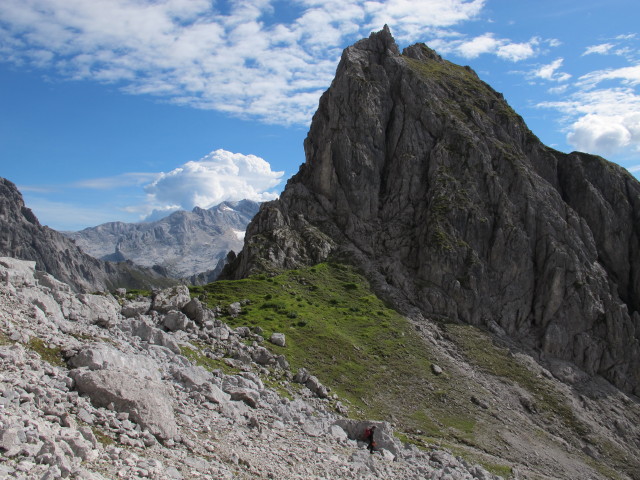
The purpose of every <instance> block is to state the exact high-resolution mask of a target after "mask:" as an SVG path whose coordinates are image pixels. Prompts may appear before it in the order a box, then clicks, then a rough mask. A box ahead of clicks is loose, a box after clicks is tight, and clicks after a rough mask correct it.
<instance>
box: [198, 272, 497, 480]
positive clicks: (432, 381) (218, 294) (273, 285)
mask: <svg viewBox="0 0 640 480" xmlns="http://www.w3.org/2000/svg"><path fill="white" fill-rule="evenodd" d="M191 290H192V294H193V295H194V296H199V297H200V298H201V299H203V300H205V301H206V303H207V304H208V305H209V306H210V307H216V306H220V307H221V308H222V310H223V311H226V307H227V306H228V305H229V304H230V303H232V302H236V301H241V300H244V299H247V300H249V302H250V303H249V304H248V305H246V306H244V307H243V309H242V314H241V315H240V316H238V317H237V318H231V317H230V316H226V317H225V318H224V321H225V322H227V323H228V324H229V325H231V326H260V327H261V328H262V329H263V330H264V336H265V338H268V337H269V336H270V335H271V333H273V332H281V333H285V334H286V338H287V344H286V346H285V347H277V346H275V345H271V344H268V347H269V348H270V349H271V350H272V351H273V352H274V353H283V354H285V355H286V357H287V359H288V360H289V362H290V363H291V366H292V369H293V370H294V371H295V370H296V369H297V368H300V367H305V368H307V369H308V370H309V371H310V372H311V373H312V374H314V375H316V376H317V377H318V378H319V379H320V380H321V381H322V382H323V383H324V384H325V385H327V386H329V387H330V388H331V389H332V391H334V392H336V393H338V395H339V396H340V397H341V399H344V400H347V402H348V404H350V407H351V412H350V415H351V416H352V417H360V418H365V417H366V418H373V419H380V420H387V421H392V422H395V423H396V425H397V430H398V431H399V432H401V433H400V436H401V438H403V440H410V441H413V442H415V443H417V444H419V445H420V444H428V443H431V442H438V443H441V444H444V445H448V446H455V445H463V446H465V445H471V446H475V445H476V438H475V436H474V431H475V429H476V426H477V424H478V423H479V422H480V423H482V422H483V420H482V416H483V413H480V414H479V413H478V412H477V410H478V408H477V407H475V408H474V406H473V405H472V404H470V403H469V391H468V386H467V385H465V383H464V382H458V381H456V379H455V378H452V377H451V376H450V374H449V372H451V371H452V369H451V368H450V365H448V364H447V362H446V360H444V359H442V358H440V359H437V358H435V357H434V355H435V353H434V351H433V350H432V349H430V348H429V345H428V344H427V343H425V342H424V340H422V339H421V338H420V337H419V336H418V335H417V334H416V333H415V328H414V327H413V325H411V324H410V323H409V321H408V320H407V319H406V318H405V317H403V316H401V315H400V314H398V313H397V312H395V311H394V310H392V309H390V308H388V307H387V306H385V305H384V303H383V302H382V301H381V300H380V299H378V298H377V297H376V296H375V295H374V294H373V293H372V292H371V290H370V288H369V285H368V283H367V281H366V279H364V278H363V277H362V276H361V275H359V274H358V273H357V272H356V271H355V270H354V269H353V268H352V267H348V266H343V265H337V264H320V265H316V266H314V267H310V268H305V269H299V270H292V271H288V272H285V273H282V274H280V275H277V276H275V277H267V276H264V275H256V276H253V277H250V278H248V279H244V280H238V281H219V282H215V283H211V284H209V285H206V286H203V287H193V288H192V289H191ZM432 363H438V364H439V365H440V366H441V367H442V368H443V369H444V370H445V373H444V374H442V375H439V376H437V375H435V374H434V373H433V372H432V370H431V368H430V367H431V365H432ZM484 416H485V417H488V414H486V415H484ZM504 468H505V467H501V466H495V468H494V469H493V470H494V471H496V473H505V471H504Z"/></svg>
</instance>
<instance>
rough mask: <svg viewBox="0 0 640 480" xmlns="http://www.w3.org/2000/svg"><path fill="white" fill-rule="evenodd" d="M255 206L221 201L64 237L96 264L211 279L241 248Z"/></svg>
mask: <svg viewBox="0 0 640 480" xmlns="http://www.w3.org/2000/svg"><path fill="white" fill-rule="evenodd" d="M258 207H259V204H258V203H257V202H253V201H251V200H240V201H237V202H231V201H226V202H222V203H220V204H219V205H216V206H213V207H211V208H209V209H202V208H200V207H194V208H193V210H192V211H190V212H189V211H184V210H180V211H177V212H173V213H171V214H170V215H168V216H166V217H164V218H162V219H160V220H156V221H153V222H139V223H125V222H109V223H104V224H101V225H98V226H95V227H89V228H85V229H84V230H81V231H78V232H63V233H64V234H65V235H66V236H68V237H69V238H72V239H73V240H74V241H75V242H76V244H77V245H78V246H79V247H80V248H82V249H83V250H84V251H85V252H86V253H88V254H89V255H91V256H93V257H96V258H99V259H101V260H109V261H118V262H119V261H124V260H130V261H133V262H134V263H136V264H138V265H142V266H145V267H151V266H153V265H160V266H161V267H163V268H165V269H166V270H167V271H168V273H169V275H170V276H172V277H174V278H187V277H191V278H192V280H195V279H196V278H197V277H198V276H200V277H206V278H207V279H209V281H212V280H213V279H214V278H212V277H215V276H216V275H217V272H219V271H220V269H221V265H222V264H224V262H225V260H226V256H227V253H228V252H229V251H238V250H240V248H242V240H243V236H244V230H245V229H246V226H247V224H248V223H249V221H250V220H251V218H252V217H253V215H255V213H256V212H257V211H258ZM220 262H222V264H220ZM219 264H220V266H219ZM199 274H202V275H199ZM201 281H202V280H201Z"/></svg>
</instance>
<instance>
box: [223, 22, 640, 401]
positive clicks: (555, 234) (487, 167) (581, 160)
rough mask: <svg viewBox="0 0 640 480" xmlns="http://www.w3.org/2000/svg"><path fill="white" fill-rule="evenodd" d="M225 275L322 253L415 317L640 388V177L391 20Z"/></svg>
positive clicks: (348, 58) (322, 110) (367, 45)
mask: <svg viewBox="0 0 640 480" xmlns="http://www.w3.org/2000/svg"><path fill="white" fill-rule="evenodd" d="M305 154H306V161H305V163H304V164H303V165H302V166H301V167H300V171H299V172H298V173H297V174H296V175H295V176H294V177H293V178H291V180H289V182H288V184H287V187H286V189H285V191H284V192H283V194H282V195H281V197H280V199H279V200H277V201H273V202H269V203H267V204H263V206H262V207H261V209H260V212H259V213H258V215H257V216H256V217H255V218H254V220H253V221H252V222H251V224H250V225H249V227H248V230H247V236H246V238H245V246H244V249H243V251H242V252H241V253H240V254H239V255H238V257H237V258H236V259H235V261H234V262H233V263H232V264H231V265H229V267H228V268H227V269H226V271H225V272H224V273H223V277H224V278H240V277H243V276H246V275H248V274H251V273H254V272H258V271H269V270H277V269H283V268H295V267H297V266H301V265H309V264H313V263H316V262H319V261H323V260H325V259H327V258H329V257H330V256H331V257H332V258H338V259H342V260H347V261H350V262H355V263H356V264H358V265H359V266H360V267H361V268H362V269H363V270H364V271H365V272H366V273H367V276H368V277H369V279H370V281H371V282H372V284H373V285H374V287H375V288H376V290H377V291H378V293H379V294H381V295H382V296H383V297H385V298H386V299H387V300H389V301H391V302H393V303H394V304H395V305H396V307H397V308H399V309H400V310H403V311H405V312H407V313H411V312H414V313H417V312H420V313H421V314H423V315H425V316H427V317H431V318H449V319H453V320H460V321H463V322H467V323H470V324H473V325H488V324H490V323H491V325H493V326H494V328H495V327H496V326H498V327H499V328H500V329H502V330H503V331H504V332H505V333H506V334H507V335H508V336H510V337H511V338H515V339H518V340H519V341H520V342H522V343H523V344H524V345H526V346H528V347H531V348H535V349H538V350H540V351H542V352H544V353H545V354H546V355H547V356H549V357H554V358H559V359H563V360H568V361H572V362H574V363H576V364H577V365H579V366H580V367H581V368H582V369H584V370H586V371H587V372H589V373H590V374H600V375H602V376H604V377H605V378H607V379H608V380H609V381H611V382H612V383H614V384H615V385H616V386H618V387H620V388H622V389H624V390H625V391H628V392H635V393H636V394H638V393H640V314H639V313H638V310H639V309H640V183H639V182H638V181H637V180H636V179H635V178H633V177H632V176H631V175H630V174H629V173H628V172H627V171H626V170H624V169H622V168H621V167H618V166H616V165H614V164H612V163H609V162H607V161H606V160H604V159H602V158H600V157H596V156H593V155H588V154H585V153H578V152H574V153H571V154H564V153H561V152H558V151H555V150H553V149H551V148H548V147H546V146H544V145H543V144H542V143H541V142H540V141H539V140H538V139H537V138H536V137H535V135H533V134H532V133H531V131H529V129H528V128H527V126H526V125H525V124H524V122H523V120H522V118H521V117H520V116H518V115H517V114H516V113H515V112H514V111H513V110H512V109H511V108H510V107H509V105H508V104H507V103H506V101H505V100H504V98H503V97H502V95H501V94H499V93H497V92H495V91H494V90H493V89H492V88H491V87H489V86H488V85H487V84H486V83H484V82H482V81H481V80H480V79H479V78H478V77H477V75H476V74H475V73H474V72H473V71H472V70H471V69H469V68H468V67H460V66H457V65H454V64H452V63H450V62H447V61H445V60H443V59H442V58H441V57H439V56H438V55H437V54H436V53H435V52H433V51H432V50H430V49H429V48H428V47H426V46H425V45H423V44H417V45H413V46H410V47H408V48H406V49H405V50H404V51H403V52H402V54H401V53H400V52H399V50H398V47H397V46H396V43H395V41H394V40H393V38H392V36H391V34H390V32H389V30H388V29H387V28H385V29H384V30H382V31H380V32H378V33H374V34H372V35H371V36H370V37H369V38H368V39H364V40H361V41H359V42H357V43H356V44H355V45H353V46H351V47H349V48H347V49H346V50H345V51H344V53H343V55H342V59H341V61H340V64H339V66H338V69H337V73H336V77H335V79H334V81H333V83H332V84H331V87H330V88H329V89H328V90H327V91H326V92H325V93H324V95H323V96H322V98H321V100H320V105H319V107H318V111H317V112H316V114H315V115H314V117H313V121H312V124H311V128H310V131H309V134H308V136H307V139H306V140H305Z"/></svg>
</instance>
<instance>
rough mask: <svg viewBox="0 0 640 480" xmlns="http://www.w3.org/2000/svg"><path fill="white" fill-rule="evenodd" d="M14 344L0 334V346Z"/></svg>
mask: <svg viewBox="0 0 640 480" xmlns="http://www.w3.org/2000/svg"><path fill="white" fill-rule="evenodd" d="M14 343H15V342H14V341H13V340H11V339H10V338H9V337H8V336H6V335H5V334H4V333H3V332H0V345H13V344H14Z"/></svg>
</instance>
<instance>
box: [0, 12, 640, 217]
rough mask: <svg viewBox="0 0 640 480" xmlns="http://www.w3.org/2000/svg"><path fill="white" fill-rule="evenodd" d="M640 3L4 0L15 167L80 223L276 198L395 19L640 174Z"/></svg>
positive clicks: (35, 193) (49, 204)
mask: <svg viewBox="0 0 640 480" xmlns="http://www.w3.org/2000/svg"><path fill="white" fill-rule="evenodd" d="M639 18H640V2H638V1H637V0H580V1H576V0H535V1H530V0H389V1H381V0H340V1H337V0H325V1H321V0H293V1H274V0H240V1H217V0H2V1H1V2H0V176H2V177H5V178H7V179H9V180H11V181H12V182H14V183H15V184H17V185H18V188H19V189H20V191H21V192H22V193H23V196H24V198H25V202H26V204H27V206H28V207H30V208H31V209H32V210H33V211H34V213H35V214H36V216H37V217H38V218H39V219H40V221H41V223H43V224H45V225H49V226H50V227H52V228H55V229H58V230H80V229H82V228H86V227H89V226H95V225H98V224H101V223H105V222H109V221H125V222H137V221H142V220H150V219H156V218H160V217H161V216H162V215H166V214H167V213H169V212H171V211H173V210H176V209H187V210H190V209H192V208H193V207H194V206H199V207H202V208H209V207H211V206H213V205H216V204H218V203H220V202H221V201H224V200H239V199H242V198H250V199H253V200H257V201H265V200H270V199H273V198H277V196H278V194H279V193H280V192H281V191H282V190H283V189H284V186H285V184H286V180H287V179H288V178H289V177H290V176H291V175H293V174H295V173H296V172H297V171H298V168H299V166H300V164H302V163H303V162H304V150H303V140H304V138H305V136H306V134H307V131H308V129H309V125H310V121H311V117H312V115H313V113H314V112H315V110H316V108H317V105H318V100H319V98H320V95H321V94H322V92H323V91H324V90H326V89H327V88H328V86H329V85H330V83H331V80H332V78H333V76H334V74H335V70H336V67H337V65H338V61H339V59H340V55H341V53H342V50H343V49H344V48H345V47H347V46H349V45H351V44H353V43H354V42H355V41H357V40H359V39H360V38H364V37H367V36H368V35H369V33H370V32H372V31H378V30H380V29H381V28H382V27H383V26H384V24H388V25H389V27H390V28H391V32H392V34H393V35H394V37H395V39H396V41H397V42H398V44H399V46H400V48H401V49H402V48H404V47H406V46H408V45H411V44H413V43H417V42H424V43H426V44H427V45H429V46H430V47H432V48H434V49H435V50H436V51H437V52H438V53H439V54H441V55H442V56H443V57H444V58H445V59H447V60H450V61H452V62H455V63H458V64H461V65H469V66H471V67H472V68H473V69H474V70H475V71H476V72H477V73H478V75H479V76H480V78H482V79H483V80H484V81H486V82H487V83H489V84H490V85H491V86H492V87H493V88H494V89H495V90H497V91H499V92H502V93H503V94H504V96H505V98H506V100H507V101H508V102H509V104H510V105H511V106H512V107H513V108H514V109H515V110H516V111H517V112H518V113H519V114H520V115H522V117H523V118H524V119H525V121H526V123H527V124H528V126H529V128H530V129H531V130H532V131H533V132H534V133H535V134H536V135H537V136H538V137H539V138H540V139H541V140H542V141H543V142H544V143H545V144H547V145H549V146H552V147H554V148H556V149H558V150H561V151H564V152H571V151H574V150H578V151H584V152H589V153H594V154H598V155H602V156H604V157H605V158H607V159H608V160H611V161H614V162H616V163H618V164H620V165H622V166H623V167H625V168H627V169H628V170H629V171H630V172H631V173H633V174H634V175H636V176H638V175H640V91H639V90H640V89H639V85H640V48H639V47H640V32H639V31H638V30H639V27H638V19H639Z"/></svg>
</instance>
